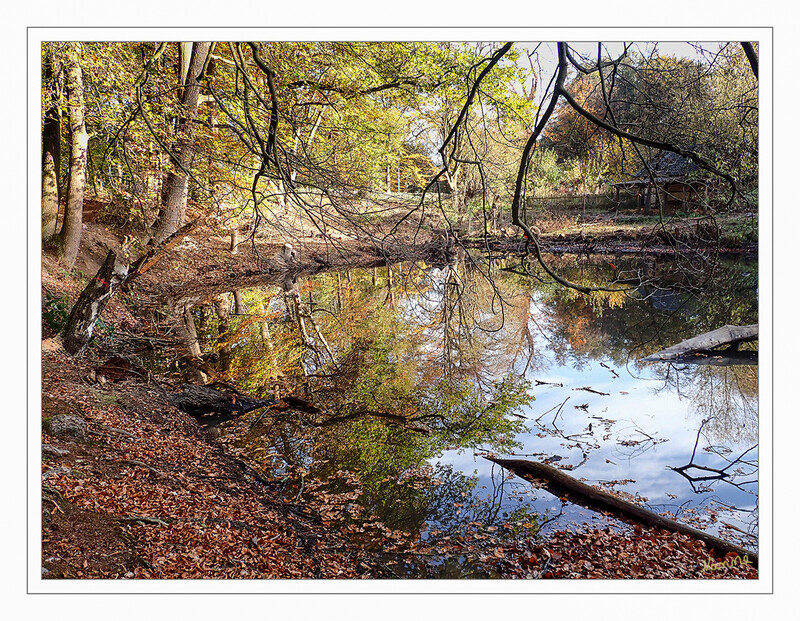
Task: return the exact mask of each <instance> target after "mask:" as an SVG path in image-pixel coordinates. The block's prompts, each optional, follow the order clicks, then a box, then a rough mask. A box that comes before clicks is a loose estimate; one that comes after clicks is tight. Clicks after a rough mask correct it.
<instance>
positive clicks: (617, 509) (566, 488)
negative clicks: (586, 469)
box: [486, 457, 758, 567]
mask: <svg viewBox="0 0 800 621" xmlns="http://www.w3.org/2000/svg"><path fill="white" fill-rule="evenodd" d="M486 459H488V460H489V461H493V462H494V463H496V464H498V465H500V466H502V467H503V468H506V469H507V470H511V471H512V472H513V473H514V474H516V475H517V476H518V477H521V478H523V479H526V480H531V479H539V480H541V481H543V482H544V488H545V489H546V490H547V491H549V492H551V493H553V494H555V495H557V496H559V497H561V496H566V497H567V498H568V499H569V500H570V501H571V502H574V503H575V504H579V505H581V506H582V507H586V508H587V509H592V510H593V511H608V512H610V513H612V514H614V515H616V516H618V517H622V518H627V519H629V520H634V521H636V522H639V523H641V524H644V525H646V526H650V527H652V528H661V529H663V530H668V531H670V532H675V533H682V534H684V535H689V536H690V537H694V538H695V539H699V540H700V541H703V542H705V543H706V545H708V546H709V548H713V549H714V550H716V551H717V552H718V553H720V554H721V555H725V554H728V553H729V552H733V553H734V554H738V555H739V557H740V558H744V557H745V555H747V558H748V559H749V560H750V561H751V562H752V564H753V566H755V567H758V553H757V552H752V551H750V550H747V549H745V548H743V547H741V546H737V545H736V544H734V543H730V542H728V541H725V540H724V539H720V538H719V537H715V536H714V535H710V534H708V533H706V532H703V531H702V530H698V529H696V528H692V527H691V526H687V525H686V524H681V523H680V522H676V521H675V520H670V519H669V518H666V517H664V516H663V515H659V514H658V513H655V512H653V511H650V510H649V509H645V508H644V507H640V506H639V505H636V504H634V503H632V502H627V501H625V500H622V499H621V498H618V497H617V496H614V495H613V494H609V493H608V492H604V491H603V490H600V489H597V488H596V487H592V486H591V485H587V484H586V483H582V482H581V481H578V480H577V479H575V478H574V477H571V476H569V475H568V474H565V473H564V472H562V471H561V470H559V469H558V468H554V467H553V466H548V465H547V464H542V463H539V462H536V461H529V460H527V459H500V458H496V457H486Z"/></svg>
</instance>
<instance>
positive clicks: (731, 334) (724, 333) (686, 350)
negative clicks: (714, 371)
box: [642, 324, 758, 362]
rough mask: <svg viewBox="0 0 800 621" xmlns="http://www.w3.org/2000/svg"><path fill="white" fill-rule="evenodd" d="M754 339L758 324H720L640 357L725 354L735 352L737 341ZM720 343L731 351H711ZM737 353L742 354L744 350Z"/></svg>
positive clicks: (756, 338) (684, 358)
mask: <svg viewBox="0 0 800 621" xmlns="http://www.w3.org/2000/svg"><path fill="white" fill-rule="evenodd" d="M755 340H758V324H753V325H750V326H722V327H721V328H718V329H716V330H712V331H711V332H706V333H705V334H700V335H699V336H695V337H693V338H690V339H687V340H685V341H681V342H680V343H678V344H677V345H673V346H672V347H667V348H666V349H662V350H661V351H659V352H656V353H655V354H652V355H650V356H647V358H642V360H643V361H647V362H653V361H659V360H680V361H682V362H684V361H689V360H691V358H688V357H690V356H693V355H698V354H699V355H700V356H701V357H708V356H710V355H721V356H725V355H726V354H735V352H736V349H737V348H738V346H739V343H744V342H747V341H755ZM721 345H728V346H730V350H731V351H726V350H721V351H720V350H716V351H712V350H714V348H715V347H719V346H721ZM739 353H741V354H744V353H745V352H739ZM687 358H688V359H687ZM730 358H731V359H739V360H742V361H744V360H747V359H749V358H750V357H749V356H736V355H731V356H730ZM757 361H758V357H757V355H756V362H757Z"/></svg>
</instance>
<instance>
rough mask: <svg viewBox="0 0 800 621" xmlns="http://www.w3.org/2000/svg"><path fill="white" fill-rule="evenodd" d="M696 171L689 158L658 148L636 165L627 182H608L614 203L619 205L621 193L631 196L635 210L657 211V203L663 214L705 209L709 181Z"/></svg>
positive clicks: (696, 167)
mask: <svg viewBox="0 0 800 621" xmlns="http://www.w3.org/2000/svg"><path fill="white" fill-rule="evenodd" d="M699 170H700V169H699V167H698V166H697V165H696V164H695V163H694V162H692V161H691V160H688V159H686V158H685V157H683V156H681V155H678V154H677V153H672V152H671V151H662V152H661V153H660V154H659V155H657V156H656V157H654V158H652V159H650V160H649V161H648V162H647V166H643V167H642V168H640V169H639V170H638V171H637V172H636V174H635V175H634V178H633V179H632V180H631V181H621V182H618V183H613V184H611V187H612V188H614V191H615V195H614V200H615V203H616V204H617V206H619V205H620V204H621V202H622V198H621V194H622V193H623V192H624V193H626V194H628V195H632V196H635V204H636V207H637V209H641V210H643V211H644V212H645V213H650V212H651V211H658V209H659V204H660V205H661V208H662V210H663V212H664V213H667V214H671V213H675V212H676V211H683V212H684V213H689V212H690V211H694V210H696V209H698V208H700V209H705V205H706V199H707V198H708V184H709V182H708V179H706V178H703V177H700V176H699V175H698V174H697V173H698V171H699Z"/></svg>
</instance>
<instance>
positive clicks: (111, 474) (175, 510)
mask: <svg viewBox="0 0 800 621" xmlns="http://www.w3.org/2000/svg"><path fill="white" fill-rule="evenodd" d="M91 366H92V362H91V361H89V360H87V359H78V360H76V359H72V358H69V357H68V356H66V355H65V354H64V353H63V352H59V351H52V352H45V353H44V355H43V400H42V405H43V417H44V418H45V419H47V418H51V417H53V416H58V415H61V414H69V415H70V416H80V417H81V418H83V419H84V420H85V421H86V423H87V429H88V435H89V439H88V440H81V439H78V438H75V437H54V436H50V435H48V434H47V433H43V434H42V441H43V444H44V445H46V447H47V450H46V451H44V452H43V463H42V477H43V480H42V484H43V490H44V491H43V501H42V566H43V572H42V573H43V577H45V578H293V577H295V578H323V577H325V578H335V577H342V578H357V577H362V576H363V575H364V574H365V573H367V572H368V567H367V566H366V565H365V564H363V563H362V562H361V559H360V558H359V556H358V554H357V553H356V552H354V551H353V550H352V549H350V547H349V546H348V545H347V542H346V541H345V540H344V539H343V538H342V537H340V536H338V535H337V534H336V533H333V532H330V531H328V530H326V529H325V528H324V527H323V526H322V524H321V522H320V521H319V520H318V518H316V517H315V516H314V515H313V514H310V513H308V512H306V511H305V510H304V508H303V507H295V506H293V505H290V504H287V503H285V502H284V501H282V500H281V499H280V498H279V497H278V496H277V494H276V493H275V492H274V491H272V490H270V489H268V488H267V487H266V486H264V485H262V484H261V483H259V482H258V481H257V480H256V478H257V477H254V476H252V473H248V472H246V471H245V470H244V469H243V468H241V467H240V465H239V463H238V462H237V461H236V460H234V459H232V458H230V457H229V456H227V455H226V454H225V453H224V452H223V451H222V450H221V449H220V447H219V446H218V445H216V444H215V443H214V442H212V441H210V440H209V439H208V438H206V436H205V434H204V432H203V431H202V430H201V429H200V427H199V426H198V424H197V423H196V422H195V421H194V420H193V419H191V418H190V417H189V416H187V415H186V414H184V413H182V412H179V411H178V410H176V409H174V408H173V407H172V406H170V405H169V404H168V403H167V402H166V400H165V399H164V397H163V396H162V394H161V392H160V391H159V390H158V387H157V386H155V385H151V384H147V383H145V382H144V381H143V380H130V379H129V380H125V381H124V382H121V383H117V384H115V385H114V386H113V391H112V389H111V388H110V386H109V385H107V386H99V385H91V384H89V383H87V382H85V381H84V380H83V379H82V378H83V377H85V372H86V371H88V370H89V369H90V368H91Z"/></svg>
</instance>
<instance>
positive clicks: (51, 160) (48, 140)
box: [42, 44, 61, 240]
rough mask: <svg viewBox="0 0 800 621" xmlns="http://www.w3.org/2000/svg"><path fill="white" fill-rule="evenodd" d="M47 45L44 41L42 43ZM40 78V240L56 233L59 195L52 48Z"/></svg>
mask: <svg viewBox="0 0 800 621" xmlns="http://www.w3.org/2000/svg"><path fill="white" fill-rule="evenodd" d="M45 45H47V44H45ZM46 54H47V55H46V57H45V61H44V67H43V75H42V80H43V81H44V83H45V85H46V87H47V88H46V90H45V97H46V98H47V105H46V106H45V112H44V125H43V127H42V240H46V239H49V238H51V237H52V236H53V235H55V234H56V226H57V224H58V203H59V201H60V199H61V194H60V189H59V187H58V175H59V174H60V171H61V105H60V101H59V100H60V96H59V90H60V89H59V86H58V73H59V72H58V71H57V70H56V66H55V65H56V61H55V58H54V57H53V52H52V50H51V49H49V48H46Z"/></svg>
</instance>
